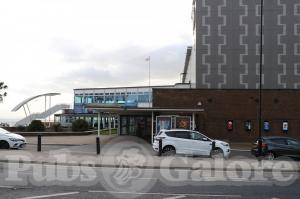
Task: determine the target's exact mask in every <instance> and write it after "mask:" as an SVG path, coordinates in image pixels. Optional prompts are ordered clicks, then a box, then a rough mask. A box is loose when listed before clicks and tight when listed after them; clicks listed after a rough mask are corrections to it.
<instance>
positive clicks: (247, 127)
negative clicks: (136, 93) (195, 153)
mask: <svg viewBox="0 0 300 199" xmlns="http://www.w3.org/2000/svg"><path fill="white" fill-rule="evenodd" d="M153 99H154V101H153V107H156V108H161V107H164V108H173V107H177V108H185V109H187V108H190V109H199V108H202V109H203V110H204V111H203V112H198V113H197V114H196V117H195V128H196V129H197V130H199V131H201V132H204V133H205V134H206V135H208V136H209V137H211V138H215V139H225V140H229V141H235V142H253V141H254V140H255V139H256V138H257V137H258V131H259V130H258V129H259V128H258V124H259V122H258V109H259V93H258V92H257V90H256V89H248V90H246V89H180V90H179V89H155V90H154V92H153ZM262 99H263V100H262V106H263V109H262V121H263V123H264V124H263V129H262V135H263V136H268V135H279V136H289V137H294V138H298V139H300V133H299V132H300V103H299V102H300V90H296V89H285V90H280V92H278V90H265V91H264V92H263V98H262Z"/></svg>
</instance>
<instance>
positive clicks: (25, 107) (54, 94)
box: [12, 93, 60, 121]
mask: <svg viewBox="0 0 300 199" xmlns="http://www.w3.org/2000/svg"><path fill="white" fill-rule="evenodd" d="M57 95H60V93H45V94H41V95H36V96H33V97H30V98H28V99H26V100H24V101H22V102H21V103H19V104H18V105H17V106H16V107H14V108H13V109H12V112H16V111H18V110H19V109H20V108H22V107H23V109H24V112H25V115H26V118H28V117H29V118H30V121H31V120H32V118H31V112H30V109H29V106H28V103H29V102H31V101H32V100H34V99H36V98H40V97H45V112H46V111H47V97H49V108H50V107H51V97H52V96H57ZM26 109H27V111H26ZM27 112H28V113H27ZM49 120H50V116H49Z"/></svg>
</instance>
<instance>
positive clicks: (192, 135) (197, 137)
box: [190, 132, 205, 140]
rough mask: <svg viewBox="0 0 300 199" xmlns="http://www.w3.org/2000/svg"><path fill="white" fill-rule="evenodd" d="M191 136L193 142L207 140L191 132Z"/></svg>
mask: <svg viewBox="0 0 300 199" xmlns="http://www.w3.org/2000/svg"><path fill="white" fill-rule="evenodd" d="M190 136H191V139H192V140H202V139H203V138H205V136H204V135H202V134H200V133H196V132H190Z"/></svg>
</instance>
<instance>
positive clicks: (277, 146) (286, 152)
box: [251, 136, 300, 160]
mask: <svg viewBox="0 0 300 199" xmlns="http://www.w3.org/2000/svg"><path fill="white" fill-rule="evenodd" d="M258 141H259V139H257V140H256V141H255V143H254V146H253V148H252V150H251V153H252V155H255V156H256V157H258V156H259V151H258ZM262 155H263V156H265V157H266V158H267V159H269V160H273V159H275V158H277V157H279V156H287V157H291V158H300V141H299V140H296V139H294V138H289V137H279V136H276V137H275V136H272V137H262Z"/></svg>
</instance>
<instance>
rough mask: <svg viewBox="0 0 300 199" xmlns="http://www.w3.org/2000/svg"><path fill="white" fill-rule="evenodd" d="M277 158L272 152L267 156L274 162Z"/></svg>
mask: <svg viewBox="0 0 300 199" xmlns="http://www.w3.org/2000/svg"><path fill="white" fill-rule="evenodd" d="M275 158H276V156H275V154H274V153H273V152H272V151H270V152H268V154H267V155H266V159H267V160H274V159H275Z"/></svg>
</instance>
